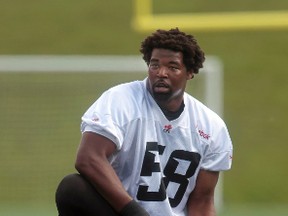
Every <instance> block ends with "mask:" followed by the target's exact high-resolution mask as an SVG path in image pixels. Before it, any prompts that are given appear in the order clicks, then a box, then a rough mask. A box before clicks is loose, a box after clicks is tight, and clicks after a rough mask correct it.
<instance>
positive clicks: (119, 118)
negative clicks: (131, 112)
mask: <svg viewBox="0 0 288 216" xmlns="http://www.w3.org/2000/svg"><path fill="white" fill-rule="evenodd" d="M123 103H124V101H123V100H122V98H121V95H119V93H117V90H116V91H115V90H108V91H107V92H104V93H103V94H102V95H101V96H100V98H98V99H97V100H96V102H95V103H94V104H92V106H90V107H89V109H88V110H87V111H86V112H85V113H84V115H83V116H82V123H81V132H82V133H84V132H87V131H89V132H94V133H97V134H100V135H102V136H105V137H106V138H108V139H110V140H111V141H112V142H114V143H115V145H116V147H117V149H120V148H121V144H122V143H123V137H124V134H123V131H122V129H121V125H123V121H125V120H124V117H123V116H125V107H126V106H123ZM116 108H117V109H116Z"/></svg>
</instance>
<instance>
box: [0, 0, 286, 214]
mask: <svg viewBox="0 0 288 216" xmlns="http://www.w3.org/2000/svg"><path fill="white" fill-rule="evenodd" d="M177 2H178V3H177V4H175V2H173V1H164V0H157V1H155V2H154V5H153V6H154V9H155V12H157V13H164V12H167V11H168V12H171V13H172V12H174V11H175V12H179V11H180V12H190V11H192V12H193V11H195V12H197V11H241V10H247V11H248V10H288V2H287V1H284V0H275V1H273V2H271V1H268V0H263V1H261V4H260V2H259V1H255V0H254V1H249V0H243V1H241V2H233V3H232V2H231V1H228V0H223V1H221V2H219V1H217V2H211V1H200V0H191V1H188V0H180V1H177ZM119 8H121V10H119ZM132 15H133V11H132V1H131V0H130V1H125V2H121V1H120V2H119V1H113V3H111V2H104V1H88V2H86V3H85V4H84V3H83V2H79V1H74V0H72V1H71V0H70V1H68V0H57V1H56V0H51V1H38V2H36V1H32V0H26V1H25V2H24V1H19V0H9V1H3V2H1V7H0V25H1V26H2V27H1V28H0V34H1V38H0V55H6V54H11V55H14V54H93V55H95V54H96V55H97V54H101V55H103V54H121V55H125V54H138V50H139V44H140V42H141V40H142V39H143V37H144V36H145V34H144V33H137V32H134V31H133V30H132V29H131V26H130V21H131V17H132ZM191 33H193V34H195V35H196V37H197V38H198V41H199V43H200V45H201V46H202V47H203V49H204V50H205V52H206V53H207V54H208V55H216V56H218V57H219V58H221V60H222V61H223V63H224V67H225V68H224V69H225V77H224V79H225V86H224V90H225V95H224V96H225V106H224V109H225V110H224V119H225V121H226V123H227V125H228V127H229V130H230V133H231V136H232V140H233V142H234V149H235V156H234V164H233V169H232V170H231V171H229V172H227V173H225V176H224V177H225V178H224V179H225V181H224V199H225V208H224V209H223V212H222V213H221V216H228V215H233V216H238V215H247V216H250V215H253V216H255V215H256V216H257V215H261V216H266V215H267V216H268V215H269V216H270V215H271V216H272V215H287V213H288V208H287V207H286V205H287V204H288V187H287V185H286V178H287V177H288V173H287V167H286V165H287V164H288V157H287V156H286V154H287V152H288V145H287V139H286V136H285V131H286V130H287V129H288V127H287V124H286V122H287V121H288V115H287V109H288V100H287V92H288V85H287V81H288V73H287V72H286V71H287V56H288V47H287V46H288V45H287V44H288V29H281V30H275V31H266V30H263V31H252V30H250V31H234V32H205V33H204V32H193V30H191ZM136 76H141V78H142V75H135V76H134V75H131V74H123V75H122V76H121V78H119V77H115V76H114V75H108V77H107V76H99V75H97V74H73V75H72V74H70V75H69V74H68V75H67V74H65V75H64V74H45V73H43V74H34V73H27V74H20V73H5V72H3V73H0V101H1V102H0V122H1V124H0V147H1V151H0V158H1V164H0V170H1V173H0V215H4V216H6V215H7V216H14V215H25V214H27V215H41V216H46V215H56V212H55V209H54V205H53V199H54V190H55V187H56V185H57V183H58V181H59V179H60V178H61V177H62V176H63V175H65V174H66V173H68V172H72V171H74V168H73V163H74V157H75V151H76V149H77V145H78V141H79V139H80V133H79V119H80V116H81V115H82V113H83V112H84V111H85V109H86V108H87V106H89V105H90V104H91V103H92V101H94V100H95V99H96V98H97V97H98V96H99V94H101V91H102V90H103V89H105V88H106V87H107V86H111V85H113V84H116V83H119V82H121V81H122V80H131V79H135V78H138V77H136ZM143 76H144V75H143ZM196 78H197V77H196Z"/></svg>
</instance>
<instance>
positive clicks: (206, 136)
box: [198, 129, 210, 140]
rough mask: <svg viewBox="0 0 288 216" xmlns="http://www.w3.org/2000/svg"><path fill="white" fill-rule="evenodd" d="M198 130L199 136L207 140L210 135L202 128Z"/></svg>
mask: <svg viewBox="0 0 288 216" xmlns="http://www.w3.org/2000/svg"><path fill="white" fill-rule="evenodd" d="M198 132H199V135H200V136H201V137H203V138H204V139H206V140H209V138H210V135H209V134H206V133H204V131H203V130H200V129H199V130H198Z"/></svg>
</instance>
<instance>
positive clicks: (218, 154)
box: [201, 120, 233, 171]
mask: <svg viewBox="0 0 288 216" xmlns="http://www.w3.org/2000/svg"><path fill="white" fill-rule="evenodd" d="M232 154H233V146H232V141H231V138H230V135H229V132H228V130H227V127H226V125H225V123H224V122H223V121H222V120H221V121H220V124H218V125H217V127H214V131H213V135H212V136H211V140H210V144H209V148H208V149H207V151H206V153H205V155H204V159H203V161H202V166H201V168H202V169H204V170H210V171H224V170H229V169H230V168H231V165H232Z"/></svg>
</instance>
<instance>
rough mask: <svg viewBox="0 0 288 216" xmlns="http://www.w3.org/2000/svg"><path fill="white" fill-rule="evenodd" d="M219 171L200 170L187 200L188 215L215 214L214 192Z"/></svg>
mask: <svg viewBox="0 0 288 216" xmlns="http://www.w3.org/2000/svg"><path fill="white" fill-rule="evenodd" d="M218 178H219V172H214V171H207V170H200V172H199V175H198V177H197V181H196V186H195V188H194V190H193V191H192V193H191V194H190V197H189V200H188V202H187V209H188V215H189V216H215V215H216V210H215V206H214V192H215V187H216V184H217V181H218Z"/></svg>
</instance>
